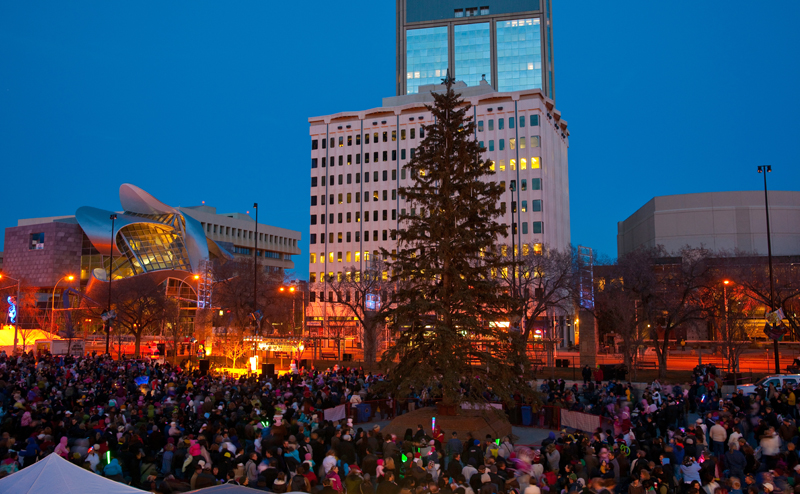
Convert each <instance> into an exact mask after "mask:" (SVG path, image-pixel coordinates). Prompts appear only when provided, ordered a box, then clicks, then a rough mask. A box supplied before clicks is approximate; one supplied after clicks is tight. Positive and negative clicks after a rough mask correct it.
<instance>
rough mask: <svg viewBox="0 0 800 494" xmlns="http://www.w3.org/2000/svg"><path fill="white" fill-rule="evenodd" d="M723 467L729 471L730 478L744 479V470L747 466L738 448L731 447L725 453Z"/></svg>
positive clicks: (745, 459)
mask: <svg viewBox="0 0 800 494" xmlns="http://www.w3.org/2000/svg"><path fill="white" fill-rule="evenodd" d="M725 465H726V466H727V467H728V470H730V472H731V473H730V476H731V477H736V478H737V479H743V478H744V469H745V467H746V466H747V458H745V457H744V454H742V452H741V451H739V449H738V448H735V447H733V446H731V447H730V448H728V452H727V453H725Z"/></svg>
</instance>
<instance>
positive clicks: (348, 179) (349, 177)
mask: <svg viewBox="0 0 800 494" xmlns="http://www.w3.org/2000/svg"><path fill="white" fill-rule="evenodd" d="M390 175H391V177H392V180H397V170H383V172H378V171H377V170H376V171H374V172H372V181H373V182H378V181H379V180H380V179H381V177H382V178H383V181H384V182H388V181H389V176H390ZM369 177H370V172H364V183H369ZM335 178H336V176H335V175H331V176H330V177H328V183H329V185H336V183H335V182H336V180H335ZM355 179H356V183H357V184H359V183H361V174H360V173H356V174H355ZM325 181H326V180H325V175H323V176H321V177H319V181H318V180H317V177H311V186H312V187H316V186H317V183H319V185H320V186H321V187H325ZM346 183H347V184H352V183H353V174H352V173H346V174H339V185H344V184H346Z"/></svg>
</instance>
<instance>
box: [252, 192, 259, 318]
mask: <svg viewBox="0 0 800 494" xmlns="http://www.w3.org/2000/svg"><path fill="white" fill-rule="evenodd" d="M253 209H255V210H256V231H255V235H253V312H255V311H256V310H258V203H257V202H254V203H253ZM255 330H256V331H258V330H259V328H258V321H256V328H255Z"/></svg>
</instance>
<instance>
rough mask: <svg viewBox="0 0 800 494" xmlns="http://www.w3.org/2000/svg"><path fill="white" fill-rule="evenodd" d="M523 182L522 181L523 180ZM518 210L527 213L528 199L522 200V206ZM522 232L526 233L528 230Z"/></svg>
mask: <svg viewBox="0 0 800 494" xmlns="http://www.w3.org/2000/svg"><path fill="white" fill-rule="evenodd" d="M523 183H524V180H523ZM523 187H524V185H523ZM522 190H525V189H522ZM520 212H522V213H527V212H528V201H522V207H521V208H520ZM522 233H528V232H526V231H524V230H523V232H522Z"/></svg>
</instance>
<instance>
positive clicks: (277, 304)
mask: <svg viewBox="0 0 800 494" xmlns="http://www.w3.org/2000/svg"><path fill="white" fill-rule="evenodd" d="M253 263H254V261H253V259H252V258H249V257H248V258H237V259H233V260H230V261H226V262H224V263H219V264H217V265H215V267H214V281H215V283H214V305H217V306H219V307H225V309H226V310H229V311H230V313H229V317H230V322H231V325H232V326H233V327H235V328H236V329H237V330H239V331H242V332H244V331H245V330H247V329H248V328H250V329H252V328H254V327H256V326H257V331H258V332H259V333H260V332H262V328H268V329H267V331H268V332H272V330H273V323H279V322H283V321H285V320H289V319H290V317H291V316H290V315H289V313H291V301H290V300H289V301H288V307H289V310H288V311H287V309H286V306H287V299H286V297H281V296H280V295H281V294H280V292H279V291H278V289H279V287H280V286H281V285H283V284H284V283H285V281H286V280H285V278H284V277H283V276H282V275H280V274H277V273H266V272H265V270H264V268H263V266H259V268H258V269H254V265H253ZM254 279H256V282H254ZM255 284H257V285H258V287H257V293H258V303H255V302H254V299H253V289H254V285H255ZM259 310H260V311H261V314H260V316H261V317H260V318H257V319H254V318H253V316H252V314H254V313H255V312H256V311H259Z"/></svg>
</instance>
